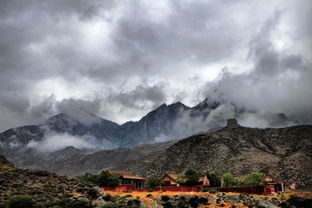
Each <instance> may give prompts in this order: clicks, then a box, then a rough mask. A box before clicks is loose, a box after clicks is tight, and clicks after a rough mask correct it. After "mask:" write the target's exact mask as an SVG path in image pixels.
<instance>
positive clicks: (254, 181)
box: [240, 172, 265, 186]
mask: <svg viewBox="0 0 312 208" xmlns="http://www.w3.org/2000/svg"><path fill="white" fill-rule="evenodd" d="M264 178H265V174H264V173H260V172H252V173H249V174H247V175H245V176H243V177H242V178H241V180H240V185H241V186H259V185H261V184H262V183H263V180H264Z"/></svg>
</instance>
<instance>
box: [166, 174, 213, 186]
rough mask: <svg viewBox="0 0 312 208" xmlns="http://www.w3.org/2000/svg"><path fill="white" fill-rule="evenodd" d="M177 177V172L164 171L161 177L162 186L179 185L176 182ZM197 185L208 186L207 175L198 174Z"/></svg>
mask: <svg viewBox="0 0 312 208" xmlns="http://www.w3.org/2000/svg"><path fill="white" fill-rule="evenodd" d="M177 178H178V174H174V173H166V174H165V175H164V176H163V178H162V186H165V187H166V186H180V184H179V183H178V182H177ZM197 185H202V186H209V185H210V182H209V180H208V178H207V176H206V175H205V176H200V177H199V179H198V184H197Z"/></svg>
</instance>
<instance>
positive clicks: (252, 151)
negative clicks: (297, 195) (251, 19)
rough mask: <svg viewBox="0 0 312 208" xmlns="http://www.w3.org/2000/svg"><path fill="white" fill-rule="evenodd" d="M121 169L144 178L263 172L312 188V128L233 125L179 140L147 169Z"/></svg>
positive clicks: (131, 166) (132, 166)
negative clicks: (189, 172) (187, 172)
mask: <svg viewBox="0 0 312 208" xmlns="http://www.w3.org/2000/svg"><path fill="white" fill-rule="evenodd" d="M120 168H122V169H125V170H131V171H135V170H136V172H137V173H141V174H145V175H161V174H163V173H165V172H176V173H181V172H183V171H185V170H187V169H189V168H192V169H196V170H200V171H208V172H216V173H219V174H223V173H226V172H230V173H232V174H234V175H237V176H239V175H243V174H247V173H249V172H251V171H261V172H265V173H270V174H272V175H275V176H277V177H278V178H280V179H282V180H285V182H286V183H287V184H289V183H297V184H298V185H299V186H305V187H312V175H311V171H312V126H294V127H288V128H277V129H273V128H267V129H257V128H246V127H241V126H234V127H233V125H232V124H231V125H230V126H227V127H225V128H222V129H220V130H218V131H215V132H211V133H200V134H197V135H193V136H191V137H188V138H186V139H183V140H180V141H178V142H177V143H175V144H174V145H172V146H171V147H170V148H168V149H167V150H166V151H164V152H163V153H161V154H160V155H158V156H157V157H156V158H155V159H154V160H153V161H152V162H151V163H149V164H146V163H145V164H144V166H142V165H140V161H136V162H133V163H131V164H124V165H123V166H122V167H120Z"/></svg>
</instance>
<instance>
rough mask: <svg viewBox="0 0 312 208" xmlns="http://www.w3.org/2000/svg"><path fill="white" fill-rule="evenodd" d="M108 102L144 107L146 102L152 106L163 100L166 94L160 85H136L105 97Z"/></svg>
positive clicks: (130, 106)
mask: <svg viewBox="0 0 312 208" xmlns="http://www.w3.org/2000/svg"><path fill="white" fill-rule="evenodd" d="M107 99H108V100H110V102H117V103H118V104H121V105H122V106H124V107H125V108H134V109H135V108H144V106H146V104H147V103H148V102H151V103H152V104H153V108H155V107H157V106H159V105H161V104H162V103H164V102H165V99H166V95H165V93H164V89H163V87H161V86H152V87H149V86H142V85H141V86H138V87H137V88H135V89H134V90H132V91H130V92H121V93H118V94H115V95H111V96H110V97H108V98H107Z"/></svg>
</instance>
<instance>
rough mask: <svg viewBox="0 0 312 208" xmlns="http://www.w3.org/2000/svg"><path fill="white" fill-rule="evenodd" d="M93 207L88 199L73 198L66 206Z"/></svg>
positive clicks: (68, 207)
mask: <svg viewBox="0 0 312 208" xmlns="http://www.w3.org/2000/svg"><path fill="white" fill-rule="evenodd" d="M78 207H79V208H93V206H92V204H91V202H89V201H87V200H71V201H69V202H68V203H67V204H66V206H65V208H78Z"/></svg>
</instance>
